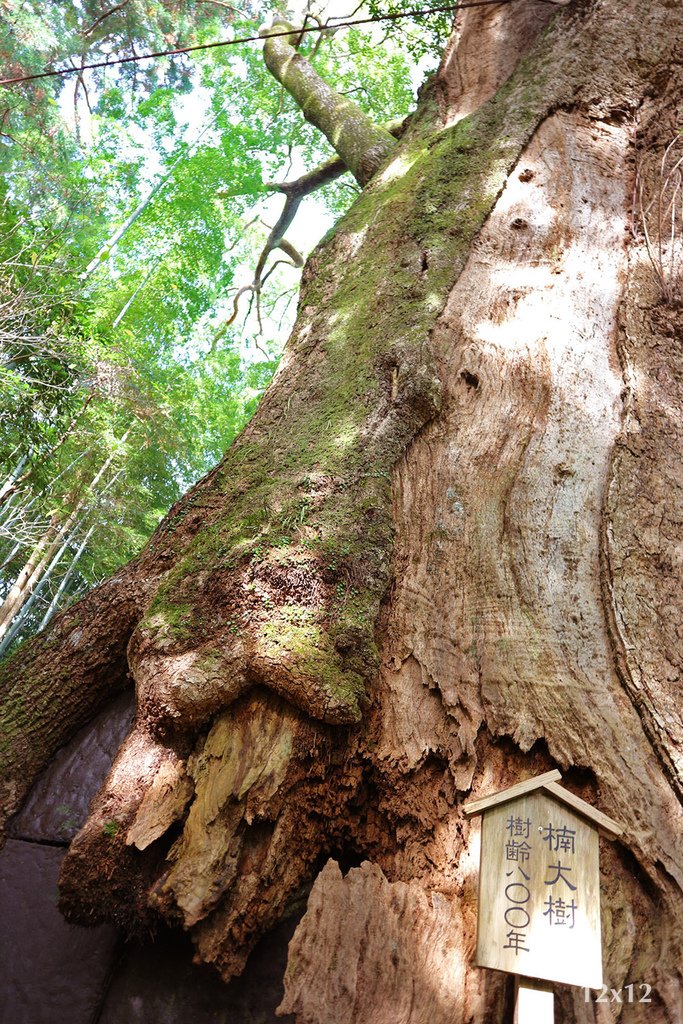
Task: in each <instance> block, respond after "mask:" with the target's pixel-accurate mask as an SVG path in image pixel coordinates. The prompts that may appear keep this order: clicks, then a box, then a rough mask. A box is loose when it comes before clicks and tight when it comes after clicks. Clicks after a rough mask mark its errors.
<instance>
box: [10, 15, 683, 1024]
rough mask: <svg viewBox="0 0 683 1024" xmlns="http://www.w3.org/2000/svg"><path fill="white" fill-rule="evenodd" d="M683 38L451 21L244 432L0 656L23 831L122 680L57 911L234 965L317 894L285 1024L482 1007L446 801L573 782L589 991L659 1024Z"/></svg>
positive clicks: (329, 246) (496, 1004)
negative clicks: (112, 572) (41, 785)
mask: <svg viewBox="0 0 683 1024" xmlns="http://www.w3.org/2000/svg"><path fill="white" fill-rule="evenodd" d="M682 45H683V10H682V9H681V6H680V4H679V3H678V2H673V0H671V2H667V0H653V2H651V3H649V4H648V5H646V6H644V5H642V4H641V3H636V2H635V0H619V2H617V0H593V2H582V3H578V2H577V3H576V4H570V5H569V6H567V7H562V8H558V7H557V6H554V5H551V4H547V3H541V2H540V0H520V2H519V3H517V4H510V5H505V6H492V7H484V8H477V9H474V10H470V11H466V12H462V14H461V15H459V22H458V24H457V26H456V32H455V33H454V36H453V38H452V40H451V42H450V43H449V47H448V49H447V52H446V55H445V58H444V62H443V65H442V68H441V71H440V73H439V76H438V77H437V79H436V81H435V82H434V83H433V84H432V86H431V87H430V88H429V89H428V90H427V91H426V92H425V94H424V95H423V97H422V101H421V106H420V110H419V111H418V114H417V116H416V117H415V118H413V121H412V123H411V128H410V130H409V132H408V133H407V135H406V136H404V138H403V139H402V140H401V142H400V144H399V146H398V147H397V149H396V151H395V153H394V154H392V155H391V157H390V162H389V163H388V164H387V165H386V166H385V167H384V168H383V169H380V171H379V172H378V173H377V174H376V175H375V176H374V178H373V180H372V181H371V183H370V185H369V186H368V187H367V188H366V189H365V191H364V192H363V194H362V195H361V197H360V198H359V200H358V201H357V202H356V204H355V205H354V206H353V208H352V209H351V210H350V212H349V213H348V214H347V215H346V217H345V218H343V220H342V221H341V223H340V224H339V225H338V227H337V229H336V231H335V232H334V234H333V236H332V237H331V238H329V239H328V240H326V241H325V242H324V244H322V245H321V246H320V247H319V248H318V250H317V251H316V252H315V254H314V255H313V257H312V258H311V260H310V261H309V263H308V266H307V268H306V271H305V276H304V283H303V290H302V298H301V303H300V309H299V317H298V321H297V324H296V327H295V330H294V333H293V335H292V338H291V339H290V342H289V345H288V348H287V351H286V354H285V358H284V363H283V366H282V368H281V370H280V372H279V374H278V376H277V378H276V380H275V382H274V383H273V385H272V387H271V389H270V390H269V392H268V394H267V395H266V396H265V398H264V400H263V403H262V405H261V407H260V408H259V410H258V413H257V415H256V416H255V418H254V420H253V421H252V423H251V424H250V425H249V427H248V429H247V430H246V431H245V432H244V433H243V435H242V436H241V437H240V438H239V440H238V441H237V442H236V443H235V445H234V446H233V447H232V448H231V449H230V450H229V451H228V453H227V454H226V456H225V458H224V460H223V461H222V462H221V464H220V465H219V466H218V467H217V468H216V469H215V470H214V471H213V472H212V473H211V474H209V476H208V477H207V478H206V479H205V480H203V481H202V482H201V483H200V484H198V485H197V486H196V487H195V488H194V489H193V490H192V491H191V492H190V494H189V495H188V496H187V497H186V498H185V499H183V501H181V502H180V503H179V504H178V505H177V506H176V507H175V508H174V509H172V510H171V512H170V513H169V516H168V517H167V518H166V520H165V521H164V523H163V524H162V526H161V527H160V529H159V530H158V532H157V534H156V535H155V537H154V538H153V539H152V541H151V542H150V544H149V546H148V548H147V549H146V550H145V552H143V554H142V555H141V556H140V558H139V559H138V560H136V562H134V563H132V564H131V565H130V566H129V567H127V568H126V569H125V570H123V571H122V572H120V573H119V574H118V575H117V576H116V577H114V578H113V579H112V580H111V581H109V583H107V584H105V585H104V586H102V587H100V588H98V590H96V591H94V592H93V593H92V594H91V595H90V596H89V597H87V598H86V599H85V600H84V601H82V602H81V603H80V604H79V605H78V606H76V607H75V608H74V609H71V610H69V611H67V612H66V613H65V614H63V615H62V616H60V617H59V618H58V619H57V620H56V622H55V624H54V626H53V628H52V629H51V631H50V632H49V634H48V635H47V636H46V637H44V638H43V637H41V638H39V639H38V640H37V641H35V642H34V643H33V644H30V645H27V646H26V647H24V648H23V649H22V650H21V651H20V652H19V653H18V655H17V656H16V657H15V658H14V659H12V660H11V661H10V662H9V663H8V664H7V665H6V666H5V667H4V673H3V693H4V694H5V702H4V705H3V720H4V722H5V724H6V739H5V754H6V767H5V773H4V776H3V780H2V783H3V808H4V812H5V814H9V813H11V812H12V811H13V810H14V809H15V808H16V807H17V806H18V804H19V802H20V799H21V797H22V794H23V793H24V792H25V791H26V787H27V786H28V784H29V782H30V779H31V777H33V776H34V775H35V773H36V772H37V771H38V770H39V768H40V767H41V766H42V765H43V764H44V763H45V761H46V759H47V758H48V757H49V756H50V754H51V752H52V751H53V750H54V749H56V747H57V746H58V745H59V744H60V743H63V742H64V741H65V739H66V738H67V737H68V735H70V733H71V731H72V730H73V729H74V728H75V727H76V726H77V725H79V724H81V722H82V721H83V720H84V719H86V718H87V716H88V715H90V714H92V713H93V711H94V709H95V707H96V706H98V705H99V704H101V703H102V702H103V701H104V700H105V699H106V698H107V695H108V694H110V693H111V692H112V691H113V690H114V689H116V688H117V687H120V686H122V685H125V677H126V673H127V672H130V673H131V674H132V675H133V677H134V679H135V683H136V688H137V705H138V715H137V720H136V724H135V727H134V729H133V732H132V733H131V735H130V736H129V738H128V740H127V741H126V742H125V743H124V745H123V747H122V749H121V752H120V754H119V757H118V759H117V760H116V762H115V764H114V767H113V769H112V772H111V774H110V776H109V779H108V781H107V782H106V783H105V786H104V788H103V790H102V792H101V794H100V796H99V797H98V799H97V801H96V802H95V804H94V806H93V807H92V809H91V816H90V819H89V821H88V823H87V824H86V826H85V827H84V829H83V830H82V831H81V833H80V834H79V835H78V836H77V838H76V839H75V841H74V843H73V845H72V848H71V851H70V854H69V856H68V857H67V860H66V862H65V868H64V871H63V875H62V904H63V907H64V909H65V911H66V912H67V913H68V914H69V915H70V916H71V917H72V918H74V919H78V920H82V921H94V920H100V919H106V918H108V919H113V920H115V921H119V922H123V923H126V924H128V925H130V926H132V927H135V926H145V925H146V924H152V923H153V922H154V920H155V919H157V918H158V917H159V916H162V917H164V918H165V919H167V920H168V921H169V922H171V923H176V922H177V923H178V924H179V925H182V926H183V927H184V928H186V929H188V930H189V931H190V934H191V936H192V938H193V941H194V944H195V948H196V955H197V957H198V958H199V959H202V960H205V961H207V962H209V963H213V964H214V965H215V966H216V968H217V969H218V970H219V971H220V972H221V973H222V974H223V976H224V977H226V978H227V977H229V976H230V975H232V974H234V973H236V972H238V971H239V970H240V969H241V967H242V965H243V963H244V959H245V956H246V954H247V952H248V950H249V949H250V947H251V946H252V945H253V943H254V942H255V940H256V938H257V937H258V936H259V935H260V934H261V933H262V932H263V931H264V930H265V929H266V928H267V927H269V925H271V924H272V923H273V922H274V921H276V920H277V919H278V918H279V917H280V916H281V915H282V913H283V912H284V910H285V908H286V907H287V905H288V903H289V902H290V901H291V900H292V899H294V898H295V897H296V896H297V894H298V893H300V891H301V888H302V886H306V885H308V884H310V882H311V880H313V879H314V883H313V888H312V891H311V894H310V897H309V903H308V911H307V913H306V915H305V917H304V918H303V921H302V923H301V925H300V926H299V929H298V931H297V933H296V935H295V938H294V940H293V942H292V945H291V946H290V958H289V967H288V971H287V976H286V995H285V999H284V1003H283V1008H284V1009H285V1010H287V1011H288V1012H291V1013H295V1014H296V1015H297V1021H299V1022H300V1024H304V1022H305V1024H333V1022H334V1024H380V1022H384V1021H387V1022H389V1021H391V1022H394V1021H396V1022H398V1021H400V1022H401V1024H425V1022H426V1021H430V1022H432V1024H442V1022H443V1024H446V1022H449V1024H457V1022H461V1021H462V1022H464V1021H475V1022H482V1024H483V1022H484V1021H487V1022H488V1021H502V1020H503V1019H504V1018H505V1014H506V1013H508V1012H509V998H510V991H509V985H507V984H506V982H505V978H504V977H503V976H502V975H494V974H492V973H491V972H483V971H480V970H478V969H477V968H475V967H473V966H472V963H471V959H472V949H473V937H474V929H475V909H476V872H477V864H476V856H475V850H476V843H475V842H474V841H473V840H474V837H475V833H476V829H477V827H478V826H477V825H473V824H471V823H469V822H467V821H466V820H465V819H464V817H463V814H462V810H461V807H462V803H463V801H464V800H465V799H466V798H467V797H468V796H469V794H470V793H472V792H475V793H477V794H479V793H486V792H489V791H491V790H494V789H497V788H502V787H503V786H505V785H508V784H510V783H512V782H513V781H515V780H517V779H519V778H524V777H526V776H529V775H532V774H536V773H538V772H541V771H544V770H547V769H549V768H551V767H555V766H559V767H560V769H561V770H562V771H563V773H564V780H565V784H567V785H568V786H569V787H570V788H572V789H574V790H575V791H576V792H577V793H579V794H580V795H582V796H583V797H585V798H587V799H590V800H591V801H593V802H594V803H595V804H596V805H597V806H598V807H601V808H603V809H604V810H605V811H607V812H608V813H609V814H611V815H612V816H614V817H616V818H618V819H620V820H621V821H622V822H623V823H624V824H625V828H626V831H625V835H624V837H623V840H622V841H621V842H619V843H615V844H614V845H612V846H606V847H605V848H604V849H603V851H602V855H603V856H602V861H603V872H604V877H603V919H604V937H603V938H604V951H605V952H604V958H605V976H606V980H607V981H608V983H609V985H610V986H613V987H615V988H616V987H619V986H622V985H624V984H626V983H629V982H632V983H635V984H638V983H640V982H644V983H647V984H649V985H651V986H652V990H653V991H652V999H653V1002H652V1003H651V1004H649V1005H644V1006H639V1005H638V1004H637V1003H636V1004H633V1005H629V1004H625V1005H623V1008H621V1009H622V1014H621V1018H620V1019H622V1020H623V1021H635V1020H641V1019H642V1020H647V1021H648V1022H650V1024H658V1022H671V1024H674V1022H676V1024H679V1022H680V1020H681V1016H682V1010H681V1001H682V998H683V979H682V977H681V964H682V963H683V901H682V899H681V887H682V886H683V854H682V853H681V846H680V836H681V823H682V821H683V814H682V813H681V795H682V792H683V790H682V783H683V763H682V760H681V743H682V742H683V723H682V722H681V714H680V702H677V700H676V696H677V690H678V688H679V684H680V667H681V647H680V644H681V639H680V629H681V627H680V622H681V610H682V606H683V598H682V596H681V589H680V543H681V534H682V532H683V527H682V523H683V516H682V515H681V513H680V497H681V487H682V486H683V480H682V478H681V469H680V467H681V464H682V461H683V460H682V456H683V430H682V429H681V426H680V422H681V421H680V412H681V405H682V403H683V385H682V384H681V380H683V373H682V372H681V370H682V369H683V367H681V362H682V358H681V340H682V337H683V316H682V314H681V308H680V306H678V307H677V306H676V304H675V302H674V303H671V302H669V303H668V304H667V303H664V302H663V301H662V287H661V280H660V279H658V275H657V273H655V270H654V268H653V265H652V261H651V260H650V259H649V257H648V255H647V252H646V248H645V245H644V244H643V242H642V233H641V228H642V225H639V224H638V223H637V219H636V221H634V218H633V196H634V191H635V190H634V182H635V176H636V171H637V169H638V168H640V170H641V173H640V178H641V182H642V187H643V194H644V195H645V196H651V197H656V195H657V191H658V190H661V188H662V179H661V175H660V174H659V171H658V169H657V168H658V167H659V166H660V165H659V163H658V161H657V159H655V157H656V156H657V154H658V153H659V152H660V151H661V150H662V149H663V148H664V147H665V146H666V145H667V144H668V143H669V142H670V141H671V140H672V138H673V137H674V135H675V133H676V131H677V130H679V129H680V125H679V124H677V122H676V116H677V110H678V109H679V107H680V103H681V99H682V98H683V82H682V81H681V76H680V64H679V63H677V61H680V53H681V47H682ZM645 205H647V204H645ZM650 227H651V226H650ZM660 276H661V275H660ZM669 283H671V282H669ZM331 856H334V857H336V859H337V860H338V861H340V863H341V865H342V867H343V868H344V869H345V870H346V869H347V868H349V866H350V865H353V864H357V865H360V866H357V867H350V870H348V871H347V873H346V874H345V875H344V874H342V871H341V869H340V868H339V867H338V866H337V865H336V864H335V863H334V862H333V861H332V860H328V858H330V857H331ZM560 1005H561V1011H560V1012H561V1016H560V1020H563V1021H568V1022H569V1021H584V1022H587V1021H598V1020H599V1021H606V1020H608V1019H613V1018H612V1017H611V1016H607V1014H609V1013H610V1012H611V1011H609V1010H607V1009H605V1008H603V1007H595V1006H593V1005H592V1004H590V1003H587V1002H585V1001H584V994H583V992H582V991H576V992H575V991H574V990H568V989H565V990H564V991H563V992H562V993H561V994H560Z"/></svg>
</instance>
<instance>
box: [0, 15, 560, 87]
mask: <svg viewBox="0 0 683 1024" xmlns="http://www.w3.org/2000/svg"><path fill="white" fill-rule="evenodd" d="M515 2H516V0H466V2H465V3H451V4H444V5H443V6H439V7H429V8H416V9H414V10H410V11H394V12H391V13H388V14H376V15H372V16H368V17H367V18H355V19H353V20H349V21H341V22H339V23H337V24H334V25H332V24H329V23H328V24H326V25H304V26H303V27H302V28H300V29H297V34H299V35H301V36H303V35H305V34H307V33H309V32H329V31H330V29H333V30H335V31H336V30H337V29H339V28H352V27H353V26H354V25H370V24H374V23H376V22H382V21H398V20H399V19H400V18H423V17H428V16H429V15H430V14H449V13H453V14H456V13H457V12H458V11H463V10H468V9H470V8H472V7H494V6H499V7H502V6H504V5H506V4H511V3H515ZM548 2H550V3H552V2H557V0H548ZM331 20H333V21H334V20H336V19H331ZM267 34H268V36H269V37H270V38H271V39H272V38H277V37H278V36H289V35H291V34H292V33H291V32H289V31H283V32H268V33H267ZM264 38H265V36H262V35H261V34H260V33H259V34H258V35H252V36H240V37H237V38H235V39H219V40H217V41H216V42H213V43H195V44H193V45H192V46H179V47H177V48H176V49H173V50H156V51H154V52H153V53H138V54H133V55H131V56H129V57H117V58H115V59H114V60H110V59H108V58H107V60H101V61H96V62H95V63H93V64H84V65H83V66H82V67H75V68H56V69H55V70H53V71H41V72H38V73H36V74H33V75H21V76H19V77H17V78H4V79H0V85H4V86H7V85H18V84H19V83H21V82H35V81H37V80H38V79H41V78H57V77H59V76H61V75H76V74H81V73H82V72H83V71H93V70H95V69H98V68H112V67H116V66H117V65H119V64H131V63H133V62H134V61H139V60H154V59H156V58H158V57H179V56H181V55H182V54H185V53H194V52H196V51H197V50H212V49H215V48H217V47H221V46H238V45H239V44H242V43H255V42H263V40H264Z"/></svg>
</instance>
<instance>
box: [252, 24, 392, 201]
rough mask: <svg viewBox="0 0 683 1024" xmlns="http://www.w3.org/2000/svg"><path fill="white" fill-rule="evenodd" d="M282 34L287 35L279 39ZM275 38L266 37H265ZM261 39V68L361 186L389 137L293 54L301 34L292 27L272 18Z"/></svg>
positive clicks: (382, 158) (383, 156)
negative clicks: (275, 81) (322, 136)
mask: <svg viewBox="0 0 683 1024" xmlns="http://www.w3.org/2000/svg"><path fill="white" fill-rule="evenodd" d="M288 30H290V31H291V33H292V34H291V35H283V32H284V33H286V32H287V31H288ZM271 32H272V33H275V35H269V34H268V33H271ZM261 34H262V35H263V36H265V45H264V48H263V56H264V59H265V62H266V67H267V68H268V70H269V71H270V73H271V74H272V75H274V77H275V78H277V80H278V82H281V83H282V85H283V86H284V87H285V89H286V90H287V92H288V93H289V94H290V95H291V96H292V97H293V99H294V100H295V101H296V103H297V104H298V106H299V107H300V108H301V112H302V113H303V115H304V117H305V118H306V120H307V121H310V122H311V124H313V125H315V127H316V128H319V129H320V131H321V132H322V133H323V134H324V135H325V136H326V137H327V139H328V140H329V142H330V143H331V145H332V146H334V148H335V150H336V151H337V153H338V154H339V156H340V157H341V159H342V160H343V161H344V163H345V164H346V166H347V167H348V169H349V170H350V171H351V173H352V174H353V176H354V177H355V178H356V180H357V181H358V182H359V184H361V185H367V183H368V182H369V181H370V179H371V178H372V176H373V174H375V172H376V171H377V169H378V168H379V167H380V166H381V165H382V164H383V163H385V162H386V160H387V159H388V157H389V156H390V155H391V153H393V151H394V150H395V149H396V140H395V139H394V137H393V136H392V135H391V134H390V133H389V132H388V131H387V130H386V128H382V127H381V126H380V125H378V124H375V123H374V121H373V120H372V119H371V118H369V117H368V116H367V114H364V113H363V111H362V110H361V108H360V107H359V106H358V104H356V103H354V102H353V101H352V100H350V99H349V98H348V96H342V94H341V93H338V92H336V90H334V89H332V88H330V86H329V85H328V84H327V82H325V81H324V79H322V78H321V77H320V75H319V74H318V73H317V72H316V71H315V69H314V68H313V67H312V66H311V64H309V62H308V61H307V60H306V59H305V58H304V57H302V56H301V54H299V53H297V51H296V46H297V43H298V40H299V37H300V35H301V33H300V32H298V31H297V30H296V29H295V28H294V26H293V25H290V24H289V22H287V21H284V20H283V19H281V18H276V19H275V21H274V22H273V24H272V25H271V27H270V28H269V29H263V30H262V32H261Z"/></svg>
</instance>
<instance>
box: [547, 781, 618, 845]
mask: <svg viewBox="0 0 683 1024" xmlns="http://www.w3.org/2000/svg"><path fill="white" fill-rule="evenodd" d="M543 789H544V790H545V791H546V792H547V793H550V795H551V796H555V797H557V799H558V800H561V801H562V802H563V803H565V804H567V805H568V806H569V807H573V808H574V810H575V811H578V812H579V814H580V815H581V816H582V817H584V818H587V819H588V820H589V821H592V822H594V823H595V824H596V825H597V826H598V828H599V830H600V831H601V832H602V833H603V835H605V836H606V837H607V838H609V839H617V838H618V837H619V836H620V835H623V832H624V830H623V828H622V827H621V825H620V824H619V823H618V822H616V821H614V819H613V818H610V817H609V816H608V815H607V814H603V812H602V811H599V810H598V809H597V807H593V806H592V805H591V804H589V803H586V801H585V800H582V799H581V797H579V796H576V795H575V794H574V793H570V792H569V790H568V789H565V788H564V786H558V785H556V784H555V783H553V782H550V783H545V784H544V785H543Z"/></svg>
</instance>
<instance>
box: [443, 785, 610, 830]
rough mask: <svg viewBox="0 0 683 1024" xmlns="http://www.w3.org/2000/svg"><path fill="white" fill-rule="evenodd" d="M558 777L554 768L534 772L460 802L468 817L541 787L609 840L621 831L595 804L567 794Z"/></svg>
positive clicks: (567, 791)
mask: <svg viewBox="0 0 683 1024" xmlns="http://www.w3.org/2000/svg"><path fill="white" fill-rule="evenodd" d="M561 778H562V774H561V773H560V772H559V771H558V770H557V769H556V768H555V769H553V771H551V772H544V774H543V775H536V776H535V777H534V778H533V779H527V780H526V781H525V782H518V783H517V784H516V785H515V786H510V787H509V788H508V789H502V790H501V791H500V792H499V793H492V794H491V796H485V797H483V798H482V799H481V800H470V801H468V803H466V804H464V805H463V811H464V813H465V817H466V818H471V817H473V816H474V815H477V814H482V813H483V812H484V811H487V810H488V809H489V808H490V807H496V806H497V805H498V804H504V803H507V801H508V800H514V799H516V797H519V796H524V795H525V794H526V793H533V792H534V790H537V789H542V790H543V791H544V792H545V793H547V794H548V796H551V797H554V799H555V800H560V801H561V802H562V803H564V804H566V805H567V807H571V808H572V810H573V811H576V813H577V814H580V815H581V816H582V817H583V818H587V819H588V821H590V822H592V824H594V825H595V826H596V827H597V828H599V829H600V831H601V832H602V833H603V835H605V836H607V838H608V839H616V838H617V836H620V835H621V834H622V833H623V831H624V830H623V828H622V827H621V825H619V823H618V822H616V821H614V819H613V818H610V817H608V816H607V815H606V814H603V812H602V811H598V810H597V809H596V808H595V807H592V806H591V805H590V804H588V803H586V801H585V800H582V799H581V797H579V796H575V795H574V794H573V793H570V792H569V790H568V789H564V788H563V787H562V786H558V784H557V783H558V781H559V780H560V779H561Z"/></svg>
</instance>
